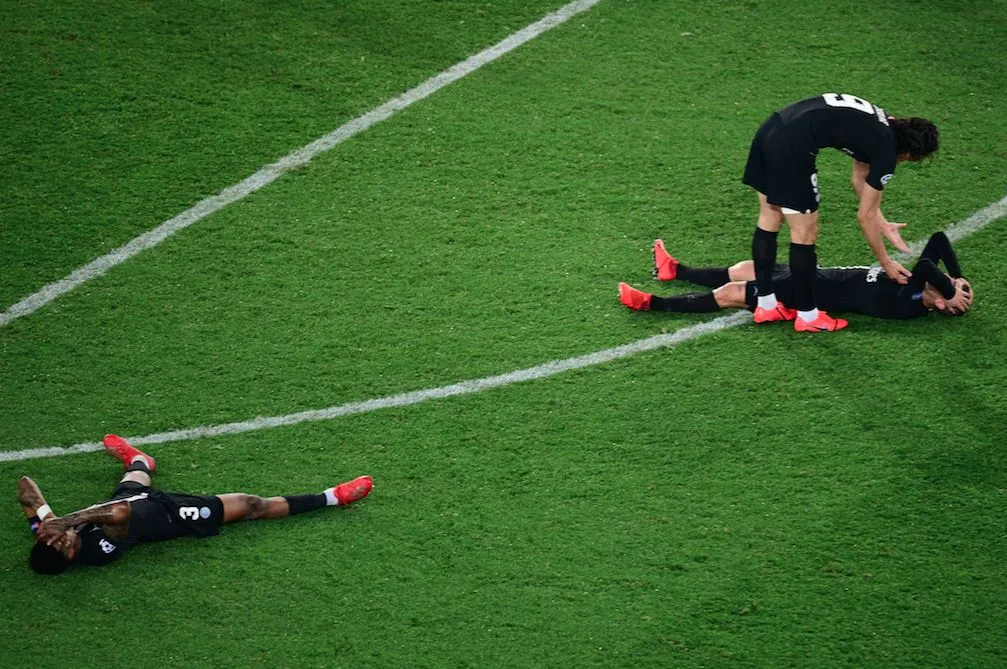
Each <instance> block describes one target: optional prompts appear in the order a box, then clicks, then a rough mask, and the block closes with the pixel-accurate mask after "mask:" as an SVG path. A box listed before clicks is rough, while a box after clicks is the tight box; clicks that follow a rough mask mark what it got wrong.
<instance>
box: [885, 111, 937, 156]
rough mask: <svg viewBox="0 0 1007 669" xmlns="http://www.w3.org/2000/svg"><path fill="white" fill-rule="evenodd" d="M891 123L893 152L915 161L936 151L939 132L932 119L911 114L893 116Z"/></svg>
mask: <svg viewBox="0 0 1007 669" xmlns="http://www.w3.org/2000/svg"><path fill="white" fill-rule="evenodd" d="M891 124H892V129H893V130H895V153H897V154H898V155H899V156H904V157H905V160H909V161H912V162H916V161H919V160H923V159H924V158H926V157H928V156H932V155H933V154H934V153H936V152H937V147H938V145H939V143H940V133H938V132H937V126H936V125H934V124H933V122H932V121H928V120H927V119H925V118H917V117H915V116H912V117H909V118H894V119H892V121H891Z"/></svg>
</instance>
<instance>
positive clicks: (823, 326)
mask: <svg viewBox="0 0 1007 669" xmlns="http://www.w3.org/2000/svg"><path fill="white" fill-rule="evenodd" d="M847 325H849V323H848V322H847V321H845V320H843V319H842V318H833V317H832V316H830V315H828V314H827V313H825V312H824V311H822V310H820V309H819V311H818V318H816V319H815V320H813V321H811V322H810V323H809V322H807V321H803V320H801V319H800V318H798V319H797V320H795V321H794V329H795V330H797V331H798V332H835V331H836V330H842V329H843V328H845V327H846V326H847Z"/></svg>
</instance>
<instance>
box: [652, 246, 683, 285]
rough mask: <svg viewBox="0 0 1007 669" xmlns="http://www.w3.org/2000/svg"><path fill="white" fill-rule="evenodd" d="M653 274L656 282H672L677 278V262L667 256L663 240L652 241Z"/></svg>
mask: <svg viewBox="0 0 1007 669" xmlns="http://www.w3.org/2000/svg"><path fill="white" fill-rule="evenodd" d="M654 272H655V273H656V275H657V280H658V281H672V280H674V278H675V277H676V276H678V261H677V260H675V259H674V258H672V257H671V256H670V255H668V251H667V250H666V249H665V248H664V240H663V239H655V240H654Z"/></svg>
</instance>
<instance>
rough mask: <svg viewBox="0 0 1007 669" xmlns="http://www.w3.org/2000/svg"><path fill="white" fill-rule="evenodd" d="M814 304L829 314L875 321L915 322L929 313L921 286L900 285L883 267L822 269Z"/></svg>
mask: <svg viewBox="0 0 1007 669" xmlns="http://www.w3.org/2000/svg"><path fill="white" fill-rule="evenodd" d="M815 301H816V302H817V303H818V306H819V308H821V309H824V310H825V311H828V312H830V313H832V312H835V313H855V314H866V315H867V316H874V317H876V318H896V319H900V318H916V317H918V316H924V315H926V314H927V313H928V312H929V311H930V310H929V309H927V307H925V306H924V305H923V287H922V285H917V286H903V285H900V284H898V283H896V282H895V281H892V280H891V279H889V278H888V275H887V274H885V271H884V270H883V269H881V268H880V267H830V268H819V270H818V275H817V280H816V281H815Z"/></svg>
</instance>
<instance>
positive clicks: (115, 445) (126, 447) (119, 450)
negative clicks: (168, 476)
mask: <svg viewBox="0 0 1007 669" xmlns="http://www.w3.org/2000/svg"><path fill="white" fill-rule="evenodd" d="M103 443H104V444H105V452H106V453H108V454H109V455H111V456H112V457H113V458H118V459H119V460H122V466H123V467H129V463H131V462H133V459H134V458H135V457H136V456H138V455H141V456H143V457H144V459H146V461H147V469H149V470H150V471H154V468H155V467H157V463H156V462H154V458H152V457H151V456H149V455H147V454H146V453H144V452H143V451H141V450H140V449H139V448H136V447H135V446H133V445H132V444H130V443H129V442H128V441H126V440H125V439H123V438H122V437H120V436H119V435H117V434H106V435H105V439H104V440H103Z"/></svg>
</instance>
